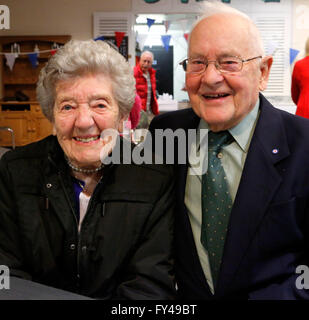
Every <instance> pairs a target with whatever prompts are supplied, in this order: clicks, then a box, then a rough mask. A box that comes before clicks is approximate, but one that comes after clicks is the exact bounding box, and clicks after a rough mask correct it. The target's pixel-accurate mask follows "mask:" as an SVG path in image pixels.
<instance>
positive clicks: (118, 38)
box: [115, 31, 126, 48]
mask: <svg viewBox="0 0 309 320" xmlns="http://www.w3.org/2000/svg"><path fill="white" fill-rule="evenodd" d="M125 34H126V33H125V32H118V31H115V37H116V44H117V47H118V48H119V47H120V45H121V42H122V39H123V37H124V35H125Z"/></svg>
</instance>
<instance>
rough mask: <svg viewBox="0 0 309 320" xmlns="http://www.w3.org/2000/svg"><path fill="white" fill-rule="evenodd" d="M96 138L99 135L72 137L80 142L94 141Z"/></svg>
mask: <svg viewBox="0 0 309 320" xmlns="http://www.w3.org/2000/svg"><path fill="white" fill-rule="evenodd" d="M98 138H99V136H96V137H90V138H78V137H75V138H74V139H75V140H77V141H80V142H90V141H95V140H97V139H98Z"/></svg>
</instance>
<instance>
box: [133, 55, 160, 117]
mask: <svg viewBox="0 0 309 320" xmlns="http://www.w3.org/2000/svg"><path fill="white" fill-rule="evenodd" d="M152 63H153V54H152V52H150V51H144V52H143V53H142V54H141V58H140V60H139V63H138V64H137V65H136V66H135V67H134V77H135V80H136V92H137V94H138V95H139V96H140V98H141V101H142V109H143V110H144V111H145V112H146V113H147V116H148V119H149V120H151V119H152V118H153V117H154V116H155V115H157V114H159V106H158V101H157V96H156V70H154V69H153V68H152Z"/></svg>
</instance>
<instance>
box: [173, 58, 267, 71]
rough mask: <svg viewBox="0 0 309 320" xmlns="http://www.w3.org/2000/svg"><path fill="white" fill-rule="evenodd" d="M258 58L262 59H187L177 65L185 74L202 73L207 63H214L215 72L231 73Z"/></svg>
mask: <svg viewBox="0 0 309 320" xmlns="http://www.w3.org/2000/svg"><path fill="white" fill-rule="evenodd" d="M258 58H262V56H257V57H253V58H250V59H246V60H243V59H241V58H240V57H222V58H219V59H217V60H214V61H210V60H207V59H201V58H194V59H191V58H188V59H185V60H183V61H182V62H180V63H179V64H181V65H182V67H183V69H184V71H185V72H186V73H194V74H199V73H203V72H204V71H205V70H206V68H207V67H208V65H209V63H214V65H215V67H216V68H217V70H219V71H220V72H222V73H233V72H239V71H241V70H242V67H243V64H244V63H245V62H248V61H251V60H254V59H258Z"/></svg>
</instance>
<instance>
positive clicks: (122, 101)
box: [36, 40, 135, 122]
mask: <svg viewBox="0 0 309 320" xmlns="http://www.w3.org/2000/svg"><path fill="white" fill-rule="evenodd" d="M87 74H93V75H99V74H103V75H105V76H108V77H109V78H110V79H111V81H112V88H113V94H114V98H115V100H116V101H117V103H118V106H119V113H120V115H121V116H127V115H128V114H129V113H130V111H131V108H132V106H133V103H134V99H135V78H134V76H133V71H132V68H131V67H130V65H129V63H128V62H127V61H126V59H125V58H124V57H123V56H122V55H121V54H120V53H118V52H117V51H116V50H115V49H114V48H112V47H111V46H110V45H109V44H107V43H105V42H104V41H100V40H98V41H94V40H86V41H81V40H71V41H69V42H68V43H66V44H65V45H64V46H63V47H62V48H60V49H58V50H57V53H56V54H55V55H54V56H52V57H51V58H50V59H49V61H48V62H47V64H46V65H45V66H44V68H42V70H41V72H40V76H39V80H38V83H37V89H36V93H37V99H38V101H39V103H40V105H41V108H42V111H43V113H44V115H45V116H46V118H47V119H49V120H50V121H51V122H53V120H54V118H53V109H54V104H55V98H56V97H55V95H56V86H57V83H58V81H61V80H67V79H74V78H77V77H82V76H84V75H87Z"/></svg>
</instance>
